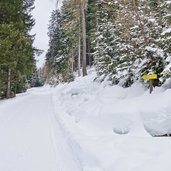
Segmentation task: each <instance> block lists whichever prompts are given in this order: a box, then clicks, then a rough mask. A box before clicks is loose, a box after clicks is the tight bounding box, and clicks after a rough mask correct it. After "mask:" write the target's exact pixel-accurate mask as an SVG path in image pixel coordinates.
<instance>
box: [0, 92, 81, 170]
mask: <svg viewBox="0 0 171 171" xmlns="http://www.w3.org/2000/svg"><path fill="white" fill-rule="evenodd" d="M51 97H52V96H51V93H50V92H46V93H38V94H34V93H33V94H30V95H26V96H23V97H22V96H21V97H18V99H17V100H15V99H12V100H9V101H5V102H3V105H0V171H67V170H70V168H73V169H74V171H77V170H79V171H80V170H81V169H80V168H79V164H78V163H77V162H78V161H77V160H75V156H72V155H73V154H72V152H71V149H70V147H69V145H68V144H67V143H68V141H67V139H66V137H64V135H63V132H62V131H63V130H62V128H61V126H60V125H59V123H58V122H56V120H55V119H54V118H53V117H54V116H55V115H54V113H53V112H54V111H53V108H54V106H52V101H51ZM54 122H55V123H54ZM66 160H67V161H68V162H67V165H66V163H65V162H66Z"/></svg>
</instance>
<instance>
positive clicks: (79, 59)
mask: <svg viewBox="0 0 171 171" xmlns="http://www.w3.org/2000/svg"><path fill="white" fill-rule="evenodd" d="M80 39H81V38H80V35H79V40H78V76H79V77H80V76H81V40H80Z"/></svg>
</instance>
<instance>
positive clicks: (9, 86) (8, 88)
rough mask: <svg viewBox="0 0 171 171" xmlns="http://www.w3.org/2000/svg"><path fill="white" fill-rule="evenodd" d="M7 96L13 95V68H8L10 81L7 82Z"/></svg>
mask: <svg viewBox="0 0 171 171" xmlns="http://www.w3.org/2000/svg"><path fill="white" fill-rule="evenodd" d="M6 96H7V98H10V96H11V69H10V68H9V69H8V82H7V94H6Z"/></svg>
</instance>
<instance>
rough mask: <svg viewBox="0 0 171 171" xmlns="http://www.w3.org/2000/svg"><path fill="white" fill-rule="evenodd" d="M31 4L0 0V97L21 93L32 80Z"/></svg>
mask: <svg viewBox="0 0 171 171" xmlns="http://www.w3.org/2000/svg"><path fill="white" fill-rule="evenodd" d="M33 9H34V0H0V97H1V98H10V97H13V96H15V94H16V93H20V92H24V91H25V90H26V89H27V88H28V87H30V86H31V85H33V84H34V83H35V80H36V65H35V64H36V63H35V58H34V56H35V53H39V50H37V49H35V48H34V47H33V41H34V35H30V30H31V29H32V27H33V26H34V24H35V21H34V19H33V17H32V14H31V12H32V10H33Z"/></svg>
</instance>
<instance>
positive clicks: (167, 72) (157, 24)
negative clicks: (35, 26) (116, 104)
mask: <svg viewBox="0 0 171 171" xmlns="http://www.w3.org/2000/svg"><path fill="white" fill-rule="evenodd" d="M49 37H50V41H49V50H48V52H47V55H46V65H45V73H46V78H47V82H48V83H51V84H57V83H59V82H66V81H71V80H73V79H74V74H73V73H74V72H75V71H78V74H79V75H80V68H82V70H83V74H82V75H83V76H85V75H86V74H87V72H86V66H87V65H90V66H91V65H95V67H96V70H97V73H98V77H99V79H100V80H101V81H103V80H104V79H109V80H111V81H112V83H113V84H120V85H122V86H123V87H129V86H131V85H132V84H133V83H134V82H135V81H137V80H141V77H142V76H143V75H145V74H157V75H158V77H160V79H158V80H157V81H156V82H155V85H157V86H160V85H162V84H163V83H164V82H165V81H166V80H167V79H168V78H170V77H171V69H170V66H171V65H170V62H171V1H170V0H160V1H156V0H146V1H144V0H119V1H118V0H88V1H87V0H64V1H63V5H62V8H61V10H57V9H56V10H54V11H53V13H52V16H51V20H50V25H49Z"/></svg>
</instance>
